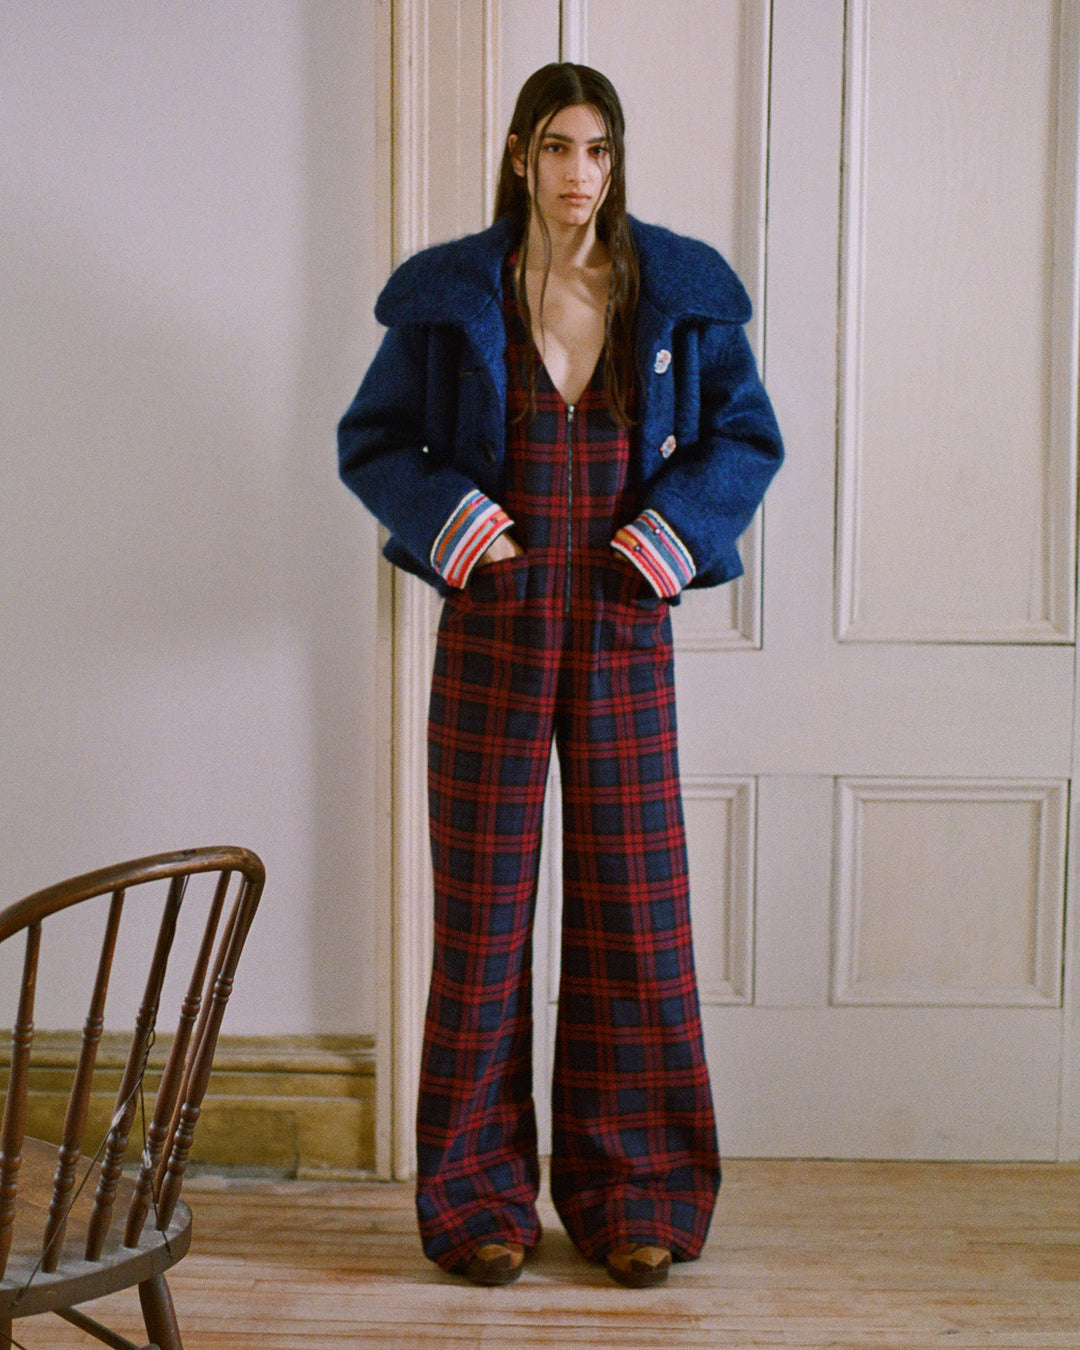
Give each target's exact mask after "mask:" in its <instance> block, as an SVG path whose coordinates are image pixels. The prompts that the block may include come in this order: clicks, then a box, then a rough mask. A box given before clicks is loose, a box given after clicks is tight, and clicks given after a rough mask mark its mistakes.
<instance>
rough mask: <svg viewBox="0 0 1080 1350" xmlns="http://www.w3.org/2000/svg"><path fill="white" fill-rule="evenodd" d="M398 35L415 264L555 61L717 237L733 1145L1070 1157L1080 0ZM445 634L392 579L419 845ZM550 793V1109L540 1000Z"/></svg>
mask: <svg viewBox="0 0 1080 1350" xmlns="http://www.w3.org/2000/svg"><path fill="white" fill-rule="evenodd" d="M450 11H453V12H454V13H455V14H456V15H457V16H458V18H457V20H456V21H455V22H453V23H451V22H449V20H448V17H447V16H448V13H449V12H450ZM395 12H396V16H397V19H398V22H397V24H396V39H395V40H396V44H397V51H396V60H397V63H398V69H399V70H401V69H408V70H409V71H411V72H414V74H415V72H416V71H417V70H420V71H422V73H423V79H419V80H417V79H414V85H413V86H412V92H411V94H409V95H408V97H407V98H406V100H405V101H404V102H402V101H401V100H400V98H399V104H398V107H397V109H396V117H397V122H398V127H399V133H400V131H401V129H402V128H405V129H406V130H407V131H408V135H406V136H404V137H402V136H401V135H400V134H399V137H398V143H397V144H398V149H397V155H398V159H397V161H396V164H397V174H398V181H399V183H402V182H408V181H410V180H409V174H410V173H413V174H415V171H416V165H417V164H418V163H421V162H423V163H424V164H425V166H426V169H425V171H426V173H427V175H428V183H427V188H426V201H427V202H430V203H431V204H432V205H431V208H430V210H428V208H427V207H426V206H425V208H424V211H421V212H417V210H416V206H415V202H413V201H412V199H410V201H409V203H405V202H404V201H403V199H402V197H401V194H400V193H399V203H398V217H399V221H403V220H408V221H409V222H411V223H410V224H409V225H408V228H399V235H398V244H399V252H406V251H411V250H412V249H413V248H415V247H419V246H420V245H421V244H422V243H424V242H426V241H427V240H428V239H429V238H435V237H437V236H438V234H439V233H442V234H445V233H446V232H447V231H446V228H445V227H444V228H441V229H440V228H439V227H440V226H441V225H442V222H443V214H444V213H445V204H446V203H448V202H451V203H452V204H453V210H454V212H455V213H456V214H455V217H454V228H455V229H457V230H463V229H468V228H473V227H475V226H478V225H480V224H481V223H482V222H483V220H484V216H485V210H486V202H487V201H488V200H489V197H488V196H487V195H485V193H486V188H485V185H484V182H483V178H484V169H485V165H481V164H480V162H479V161H480V160H481V159H486V164H490V154H491V153H492V148H493V147H497V142H498V136H499V134H500V133H501V128H502V126H504V125H505V122H506V120H507V116H508V112H509V104H510V100H511V99H512V97H513V94H514V92H515V91H516V88H517V86H518V84H519V83H520V80H521V78H523V76H524V75H525V74H527V73H528V71H529V70H531V69H532V68H534V67H535V66H536V65H539V64H541V63H542V62H543V61H545V60H549V59H553V58H554V57H555V56H556V55H557V54H558V53H559V51H560V42H561V44H562V48H561V50H562V53H563V55H565V56H568V57H570V58H571V59H584V60H587V61H588V62H589V64H592V65H595V66H597V67H599V68H600V69H602V70H604V71H605V72H606V73H607V74H608V75H610V76H611V78H612V79H613V81H614V83H615V85H616V87H617V88H618V89H619V91H620V93H621V95H622V96H623V99H624V103H625V106H626V111H627V115H628V128H629V130H628V156H629V170H630V180H629V181H630V198H631V209H632V210H633V211H634V212H635V213H636V214H638V215H641V216H643V217H645V218H647V219H651V220H656V221H659V222H661V223H664V224H668V225H671V226H673V227H675V228H677V229H681V230H685V231H686V232H688V233H693V234H696V235H698V236H700V237H703V238H705V239H708V240H709V241H710V242H712V243H714V244H716V245H717V246H718V247H720V248H721V250H722V251H723V252H724V253H725V254H726V255H727V256H728V257H729V258H730V259H731V261H732V262H733V263H734V264H735V266H736V267H737V269H738V270H739V272H740V274H741V275H742V276H743V278H744V280H745V281H746V283H747V286H748V289H749V290H750V291H751V294H752V296H753V298H754V300H755V303H756V315H755V319H754V324H753V328H752V337H753V340H754V342H755V345H756V347H757V350H758V352H759V355H760V357H761V360H762V362H763V365H764V368H765V372H766V378H767V383H768V385H769V388H770V391H771V393H772V395H773V398H774V401H775V403H776V406H777V412H778V415H779V417H780V422H781V426H782V428H783V430H784V432H785V436H786V440H787V444H788V456H789V457H788V462H787V464H786V465H785V467H784V469H783V470H782V472H781V474H780V476H779V478H778V479H777V481H776V483H775V485H774V486H773V488H772V489H771V490H770V494H769V497H768V499H767V502H766V508H765V511H764V514H763V518H762V519H761V520H759V521H758V522H757V524H756V525H755V527H754V528H753V530H752V531H751V533H750V535H749V537H748V538H747V540H746V549H745V556H746V560H747V563H748V567H747V576H746V577H745V578H744V579H743V580H742V581H741V582H740V583H738V584H737V585H736V586H734V587H728V588H725V589H724V590H722V591H720V592H712V593H701V594H695V595H691V596H689V597H688V598H687V599H686V601H685V602H684V604H682V605H681V606H680V607H679V610H678V612H677V615H676V637H677V644H678V649H679V650H678V657H677V681H678V689H679V716H680V736H681V757H682V767H683V773H684V788H685V802H686V814H687V824H688V832H689V839H690V851H691V874H692V887H693V908H694V920H695V933H696V951H697V961H698V971H699V979H700V985H701V992H702V999H703V1004H704V1013H705V1021H706V1036H707V1049H708V1055H709V1060H710V1065H711V1068H712V1073H713V1080H714V1089H715V1092H716V1097H717V1107H718V1115H719V1120H720V1129H721V1136H722V1146H723V1148H724V1150H725V1152H727V1153H729V1154H742V1155H757V1156H776V1155H804V1156H846V1157H896V1158H960V1157H963V1158H1046V1159H1051V1158H1055V1157H1062V1156H1080V1124H1078V1117H1080V1089H1078V1084H1077V1080H1078V1078H1080V1075H1078V1074H1077V1073H1076V1060H1077V1053H1078V1050H1077V1041H1078V1038H1077V1035H1076V985H1075V974H1074V971H1073V966H1074V960H1075V953H1074V952H1073V950H1072V949H1073V943H1074V940H1073V938H1072V929H1071V926H1070V923H1069V922H1067V905H1066V886H1067V882H1066V877H1067V872H1068V871H1070V870H1071V874H1072V875H1073V876H1075V874H1076V872H1077V870H1078V869H1077V866H1076V865H1075V862H1074V866H1073V867H1072V869H1067V868H1066V862H1067V855H1068V849H1069V838H1070V828H1069V821H1070V783H1071V779H1072V777H1073V773H1074V764H1075V756H1074V750H1073V746H1074V741H1075V734H1074V726H1075V723H1076V720H1077V717H1076V710H1075V709H1076V698H1075V687H1076V669H1075V643H1074V634H1075V614H1076V595H1075V537H1076V473H1075V462H1076V383H1077V374H1076V372H1077V230H1076V219H1077V210H1076V188H1077V102H1078V95H1077V55H1078V27H1080V24H1078V14H1077V0H846V3H845V0H773V2H772V3H771V4H770V3H769V0H665V3H661V4H658V3H656V0H580V3H576V4H575V3H568V2H567V0H564V3H563V4H562V6H559V5H558V4H556V3H554V2H553V0H552V3H549V4H547V5H543V4H539V3H535V2H534V0H529V2H528V3H526V0H519V2H515V0H502V3H497V2H496V0H488V2H487V3H483V2H482V0H473V2H472V3H466V2H465V0H461V3H458V4H456V5H454V4H446V5H442V4H440V5H436V4H435V3H434V0H430V3H429V4H428V5H424V4H421V3H419V0H416V3H409V4H406V3H399V4H398V5H397V6H396V10H395ZM436 13H437V14H438V16H439V18H438V29H437V32H436V28H435V19H434V17H433V16H435V14H436ZM406 20H407V21H408V22H407V23H406V22H405V21H406ZM406 41H407V42H408V44H410V45H409V47H408V50H407V52H406V51H405V50H404V49H403V47H402V43H403V42H406ZM455 43H456V44H457V45H456V46H455ZM406 56H407V57H408V61H407V62H406ZM403 62H406V64H405V66H403V64H402V63H403ZM463 71H465V72H467V73H468V77H467V78H464V77H463V75H462V72H463ZM463 81H464V82H463ZM453 117H457V118H458V119H459V120H460V119H465V120H466V121H468V119H469V118H470V117H471V118H472V119H473V121H472V123H471V125H474V126H475V128H476V130H475V134H474V143H475V144H476V145H477V146H480V147H481V148H484V147H487V149H486V150H485V151H484V153H483V154H480V155H477V156H474V158H475V159H476V160H477V163H476V164H475V165H474V164H473V163H472V160H471V159H469V158H468V156H466V160H467V161H468V162H467V163H465V168H466V170H467V171H468V173H469V174H471V175H472V179H471V182H472V186H471V187H470V188H469V189H468V190H467V191H465V190H463V189H462V181H463V180H462V178H461V175H460V173H458V169H460V167H461V163H462V156H461V154H460V153H459V154H457V155H456V157H451V156H446V157H441V158H440V162H439V163H435V162H433V160H432V157H431V156H430V155H429V154H428V151H427V148H428V147H429V146H430V145H433V144H436V143H437V141H438V136H443V138H444V139H445V133H446V128H447V127H448V126H450V124H451V118H453ZM435 126H438V127H440V128H441V130H440V131H439V132H438V136H437V135H436V134H435V132H434V131H433V130H432V128H433V127H435ZM421 155H423V158H421ZM451 159H453V161H454V162H453V163H451V162H450V161H451ZM444 177H447V178H448V180H449V179H453V181H454V186H453V189H452V191H451V186H450V185H449V183H448V184H444V182H443V179H444ZM412 181H414V180H412ZM444 187H445V191H444ZM470 194H471V195H470ZM440 201H441V202H442V203H443V208H442V211H440V210H438V209H436V206H435V203H437V202H440ZM470 202H471V203H472V206H470V205H469V203H470ZM425 211H426V212H427V214H426V215H425V214H424V212H425ZM409 212H411V214H408V213H409ZM430 615H431V607H430V605H429V603H428V601H427V600H426V598H423V597H421V596H419V594H418V593H417V591H416V590H415V589H414V588H413V587H412V584H411V583H403V584H402V585H401V586H400V587H399V596H398V609H397V632H398V636H397V655H398V673H397V689H398V694H399V710H400V719H401V720H400V723H399V731H400V734H401V745H400V754H399V764H398V789H399V795H398V800H399V804H400V809H399V819H398V829H399V845H400V846H401V847H400V848H399V853H401V854H402V856H405V854H404V850H405V849H408V850H409V853H408V856H410V857H413V858H415V857H416V856H417V850H421V851H422V850H423V849H424V848H425V847H426V845H425V843H424V821H423V815H422V807H421V806H420V805H419V801H420V793H419V792H418V787H419V786H420V785H421V784H422V780H421V778H420V774H421V771H422V698H423V694H422V686H423V676H424V674H425V673H426V672H425V671H424V664H425V661H426V652H427V649H428V644H429V642H430V631H431V623H430ZM410 709H411V711H410ZM410 794H411V795H410ZM410 802H412V803H413V805H412V806H410V805H409V803H410ZM551 802H552V804H551V812H550V813H551V816H552V826H553V830H552V835H553V841H552V847H551V848H549V851H548V858H547V865H546V867H545V872H544V877H543V881H542V886H541V916H540V925H541V928H540V931H541V932H542V933H544V934H546V935H547V936H548V938H549V940H548V941H547V942H546V943H545V942H539V943H538V958H537V959H538V963H539V966H540V971H539V974H540V978H539V979H538V981H537V987H538V1007H537V1013H538V1038H537V1039H538V1054H537V1071H538V1088H539V1091H540V1104H541V1109H542V1114H544V1100H545V1093H546V1073H547V1065H548V1061H549V1058H550V1039H551V1025H552V1020H553V1014H554V999H555V993H556V989H557V981H558V970H557V950H558V946H557V937H556V935H557V929H558V876H557V873H558V848H557V843H555V842H554V841H555V839H556V838H557V825H558V822H557V810H556V808H555V806H554V804H553V803H554V796H552V799H551ZM1071 833H1072V836H1073V838H1074V839H1075V836H1076V833H1077V832H1076V830H1075V829H1074V830H1073V831H1072V832H1071ZM1075 861H1076V862H1080V859H1077V860H1075ZM398 883H399V884H398V894H397V897H396V901H395V904H396V913H397V935H398V936H397V940H396V947H395V952H396V962H397V964H396V974H395V995H394V1001H395V1011H396V1025H397V1028H398V1034H397V1036H396V1040H395V1043H394V1051H395V1060H394V1083H395V1093H396V1100H395V1124H396V1132H397V1138H398V1147H397V1150H396V1155H395V1156H396V1163H397V1166H398V1168H399V1170H407V1168H408V1166H409V1163H410V1160H411V1129H412V1098H411V1093H412V1092H413V1090H414V1089H413V1083H414V1080H415V1066H416V1054H417V1049H416V1033H417V1022H416V1018H417V1013H418V1009H419V1007H420V1004H421V1002H422V997H423V985H424V983H425V979H426V967H427V959H428V958H427V949H426V946H425V941H426V939H424V938H423V937H422V934H423V933H425V932H426V931H427V929H426V925H425V923H424V916H425V914H426V911H427V908H428V905H429V901H428V898H427V895H426V892H425V890H424V887H425V885H426V882H425V879H424V877H423V875H422V874H421V871H420V870H419V869H417V871H416V872H415V873H413V874H406V873H405V871H404V870H402V871H401V872H400V873H399V879H398ZM418 934H420V935H421V937H420V938H418Z"/></svg>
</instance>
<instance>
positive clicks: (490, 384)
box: [338, 218, 783, 592]
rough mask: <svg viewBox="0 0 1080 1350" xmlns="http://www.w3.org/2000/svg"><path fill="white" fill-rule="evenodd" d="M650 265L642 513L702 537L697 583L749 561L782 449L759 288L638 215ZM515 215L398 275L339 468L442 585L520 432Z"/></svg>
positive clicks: (642, 350)
mask: <svg viewBox="0 0 1080 1350" xmlns="http://www.w3.org/2000/svg"><path fill="white" fill-rule="evenodd" d="M631 225H632V228H633V235H634V242H635V244H636V247H637V251H638V259H639V265H640V269H641V293H640V298H639V301H638V311H637V354H638V367H639V377H640V387H639V395H638V405H637V418H636V421H635V424H634V426H633V427H632V429H631V452H632V454H633V455H635V456H636V457H637V461H638V467H639V478H638V481H639V482H640V483H641V484H642V499H641V502H640V510H641V511H645V510H648V509H650V508H651V509H652V510H654V511H656V512H658V513H659V514H660V515H661V516H662V517H663V519H664V521H666V522H667V524H668V525H670V526H671V528H672V529H674V530H675V532H676V533H677V534H678V536H679V538H680V539H681V540H682V542H683V543H684V544H685V546H686V547H687V549H688V550H689V552H690V554H691V556H692V558H693V562H694V567H695V569H696V570H695V575H694V577H693V579H692V581H691V582H690V585H692V586H715V585H717V584H719V583H720V582H723V581H729V580H731V579H732V578H733V577H737V576H739V575H740V573H741V572H742V570H743V568H742V563H741V562H740V560H739V555H738V552H737V550H736V547H735V541H736V539H737V538H738V536H739V535H740V534H741V533H742V532H743V530H745V529H746V527H747V525H748V524H749V523H750V520H751V519H752V517H753V515H754V512H755V510H756V509H757V506H758V503H759V502H760V501H761V498H762V495H763V494H764V492H765V489H766V487H767V486H768V484H769V480H770V479H771V478H772V476H773V474H774V473H775V472H776V470H777V468H779V466H780V462H781V459H782V458H783V448H782V444H781V439H780V433H779V430H778V428H777V425H776V419H775V417H774V415H773V410H772V406H771V405H770V403H769V399H768V396H767V395H766V393H765V390H764V388H763V387H762V384H761V381H760V379H759V377H758V373H757V367H756V365H755V362H754V357H753V355H752V353H751V351H750V346H749V343H748V342H747V340H746V335H745V333H744V332H743V327H742V326H743V324H745V323H746V321H747V320H748V319H749V317H750V301H749V299H748V297H747V295H746V291H745V290H744V289H743V287H742V284H741V283H740V281H739V279H738V277H736V275H735V273H734V272H733V271H732V269H731V268H730V267H729V266H728V264H727V263H726V262H725V261H724V260H723V258H721V256H720V255H719V253H717V252H716V251H715V250H714V249H712V248H710V247H709V246H708V245H707V244H703V243H700V242H699V241H698V240H695V239H688V238H685V237H684V236H682V235H677V234H673V233H672V232H671V231H669V230H665V229H662V228H661V227H659V226H656V225H645V224H642V223H641V222H640V221H636V220H632V221H631ZM515 243H516V233H515V227H514V226H513V224H512V222H511V221H510V220H509V219H508V218H504V219H502V220H499V221H497V222H496V223H495V224H494V225H492V226H490V227H489V228H488V229H486V230H483V231H482V232H481V233H479V234H473V235H468V236H466V237H465V238H463V239H458V240H455V241H453V242H452V243H446V244H438V245H436V246H435V247H433V248H428V249H425V250H424V251H422V252H420V253H418V254H416V255H415V256H414V257H412V258H409V259H408V260H407V261H406V262H404V263H402V265H401V266H400V267H399V268H398V269H397V270H396V271H395V272H394V274H393V275H392V276H391V278H390V280H389V281H388V282H387V284H386V286H385V288H384V290H383V292H382V294H381V295H380V296H379V299H378V303H377V304H376V306H375V316H376V318H377V319H378V320H379V322H380V323H383V324H385V325H387V327H388V330H389V331H388V332H387V333H386V334H385V336H384V338H383V342H382V345H381V346H380V348H379V351H378V352H377V354H376V356H375V359H374V361H373V362H372V363H371V367H370V369H369V370H368V372H367V375H366V376H365V377H364V381H363V383H362V384H361V386H360V389H359V392H358V393H357V395H356V398H355V399H354V400H353V402H352V405H351V407H350V408H349V410H348V412H346V414H345V416H344V417H343V418H342V420H341V423H340V426H339V428H338V453H339V464H340V471H341V477H342V478H343V480H344V481H345V483H346V484H348V486H349V487H350V488H351V489H352V490H353V491H354V492H355V493H356V495H357V496H358V497H359V498H360V499H361V501H363V502H364V504H365V505H366V506H367V507H368V508H369V510H371V511H372V512H373V513H374V515H375V516H377V517H378V519H379V520H380V521H382V523H383V524H384V525H385V526H386V528H387V529H388V530H389V531H390V536H391V537H390V540H389V542H388V543H387V545H386V547H385V548H384V550H383V552H384V553H385V555H386V557H387V558H389V560H390V561H391V562H393V563H396V564H397V565H398V566H399V567H403V568H405V569H406V570H407V571H409V572H414V573H416V574H417V575H419V576H421V577H423V578H424V579H425V580H427V581H429V582H431V583H432V584H433V585H435V586H436V587H438V588H439V590H440V591H443V592H445V591H446V590H447V586H446V583H445V582H444V581H443V579H442V577H441V576H440V575H439V574H438V572H436V571H435V569H434V568H433V566H432V564H431V551H432V546H433V544H434V542H435V540H436V538H437V537H438V535H439V533H440V531H441V530H442V529H443V527H444V526H445V525H446V523H447V521H448V520H449V519H450V517H451V515H452V513H453V512H454V510H455V508H456V507H457V506H458V505H459V503H460V502H461V501H462V499H463V497H465V495H466V494H467V493H468V492H470V491H472V490H474V489H476V488H479V489H480V490H481V491H482V492H483V493H485V494H486V495H487V496H488V497H490V498H491V499H492V500H493V501H495V502H498V501H499V499H500V490H501V487H502V481H503V459H504V450H505V445H506V363H505V349H506V334H505V330H504V324H503V313H502V269H503V265H504V262H505V259H506V256H507V253H508V252H509V251H510V249H511V248H512V247H513V245H514V244H515Z"/></svg>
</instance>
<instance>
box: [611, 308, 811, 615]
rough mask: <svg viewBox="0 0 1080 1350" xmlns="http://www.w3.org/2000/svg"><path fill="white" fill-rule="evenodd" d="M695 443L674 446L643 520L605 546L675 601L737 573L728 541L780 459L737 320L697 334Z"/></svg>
mask: <svg viewBox="0 0 1080 1350" xmlns="http://www.w3.org/2000/svg"><path fill="white" fill-rule="evenodd" d="M699 381H700V387H699V400H700V417H699V423H698V438H697V440H696V441H695V442H693V443H691V444H679V445H676V446H675V447H674V449H673V451H672V453H671V455H670V457H669V458H668V459H667V460H666V461H665V463H664V465H663V467H662V468H661V469H660V470H659V472H658V473H657V474H656V475H655V476H654V477H653V478H652V479H651V480H650V481H649V483H648V484H647V486H646V490H645V494H644V501H643V506H642V511H641V514H640V515H639V516H638V517H637V519H636V520H634V521H632V522H630V524H629V525H627V526H625V527H624V528H623V530H621V531H620V532H619V534H618V535H617V536H616V538H615V540H613V546H614V547H616V548H618V549H619V550H620V552H623V553H625V554H626V555H627V556H628V557H629V558H630V560H631V561H632V562H634V563H635V565H636V566H638V567H639V569H640V570H641V571H642V572H644V574H645V575H646V576H647V577H648V578H649V580H650V582H651V583H652V585H653V587H654V589H655V590H656V591H657V593H658V594H660V595H665V596H668V597H669V598H673V597H674V596H675V595H677V594H678V592H679V591H680V590H681V589H682V588H683V587H684V586H686V585H689V584H691V583H693V584H695V585H706V586H707V585H716V584H717V583H719V582H722V581H728V580H730V579H732V578H733V577H736V576H738V575H739V574H740V572H741V571H742V564H741V563H740V562H739V557H738V552H737V550H736V548H735V541H736V540H737V539H738V537H739V535H740V534H742V532H743V531H744V530H745V529H746V527H747V526H748V525H749V524H750V521H751V520H752V519H753V516H754V512H755V511H756V510H757V508H758V505H759V504H760V502H761V499H762V497H763V496H764V494H765V489H766V488H767V487H768V485H769V482H770V481H771V479H772V477H773V474H775V472H776V470H777V469H778V468H779V467H780V464H781V461H782V460H783V455H784V451H783V443H782V440H781V437H780V430H779V427H778V426H777V423H776V417H775V415H774V413H773V409H772V405H771V403H770V402H769V398H768V395H767V394H766V393H765V389H764V387H763V386H762V383H761V380H760V378H759V376H758V371H757V365H756V363H755V361H754V356H753V352H752V351H751V350H750V344H749V342H748V341H747V338H746V334H745V332H744V331H743V329H742V327H741V326H740V325H738V324H725V323H713V324H709V325H708V326H707V327H705V328H704V329H703V330H702V331H701V338H700V346H699Z"/></svg>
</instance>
